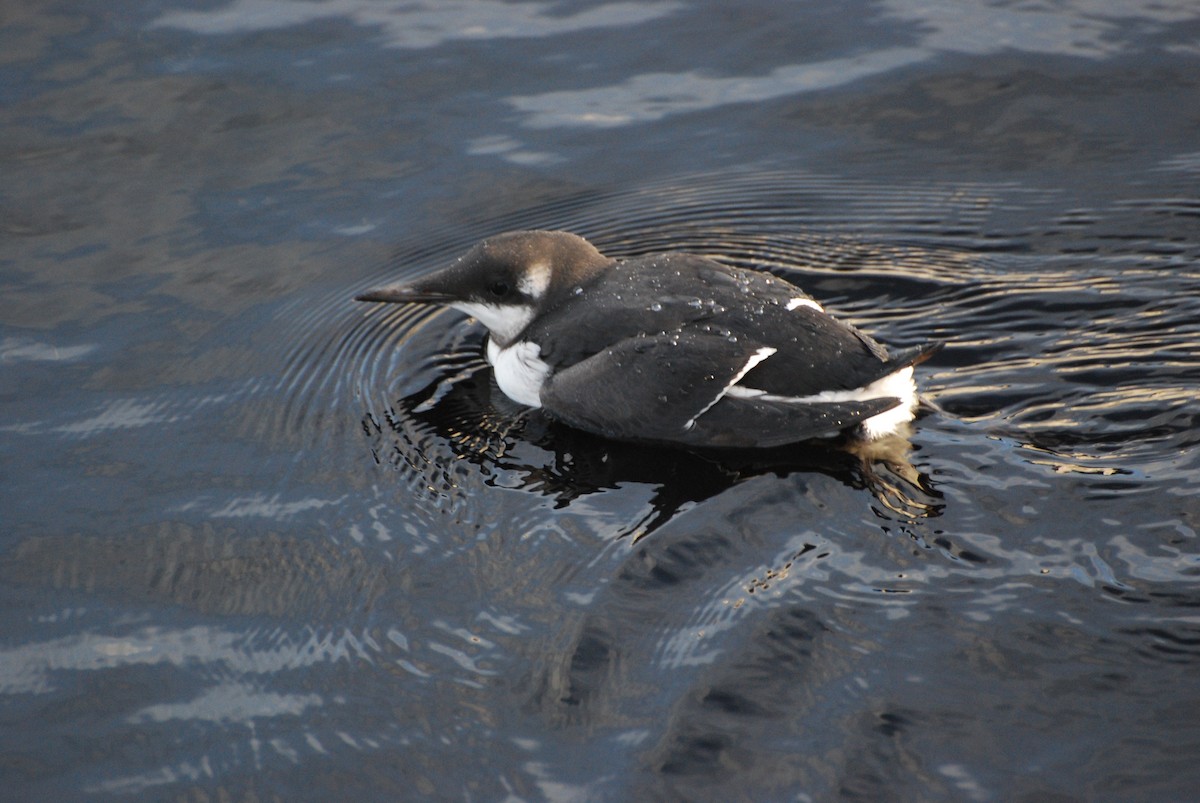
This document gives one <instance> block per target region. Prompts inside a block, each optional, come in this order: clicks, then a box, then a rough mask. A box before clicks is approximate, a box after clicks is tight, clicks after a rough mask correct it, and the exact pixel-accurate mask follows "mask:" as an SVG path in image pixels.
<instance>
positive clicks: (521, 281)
mask: <svg viewBox="0 0 1200 803" xmlns="http://www.w3.org/2000/svg"><path fill="white" fill-rule="evenodd" d="M611 262H612V261H611V260H609V259H608V258H607V257H605V256H604V255H603V254H601V253H600V252H599V251H597V250H596V248H595V247H594V246H593V245H592V244H591V243H589V242H588V241H587V240H585V239H583V238H582V237H579V236H577V235H574V234H570V233H568V232H565V231H516V232H509V233H507V234H500V235H497V236H495V237H490V238H488V239H487V240H484V241H483V242H481V243H479V244H478V245H476V246H475V247H474V248H472V249H471V250H470V251H468V252H467V253H465V254H463V255H462V256H461V257H459V258H458V260H457V261H456V262H454V264H452V265H450V266H449V267H446V268H443V269H442V270H439V271H437V272H435V273H431V274H429V275H428V276H424V277H422V278H420V279H416V280H414V281H411V282H408V283H406V284H398V285H389V286H387V287H379V288H376V289H374V290H369V291H367V292H365V293H362V294H360V295H358V296H355V298H356V299H357V300H359V301H384V302H391V303H414V304H442V305H445V306H448V307H453V308H454V309H457V310H460V311H462V312H465V313H467V314H468V315H471V316H472V317H474V318H476V319H478V320H479V321H480V322H481V323H482V324H483V325H484V326H486V327H487V328H488V331H489V332H491V335H492V339H493V340H495V341H496V344H497V345H499V346H501V347H503V346H506V345H508V344H509V343H511V342H512V341H513V340H514V339H515V338H516V337H517V335H519V334H520V333H521V332H522V330H524V329H525V327H526V326H528V325H529V322H530V321H532V320H533V319H534V317H536V316H537V314H538V313H539V312H541V311H542V310H544V309H548V308H550V307H551V306H553V305H554V304H555V303H557V302H558V301H559V300H560V299H562V298H563V297H566V296H568V295H569V294H571V293H572V292H574V289H575V288H576V287H581V286H582V285H583V284H586V283H587V281H588V280H590V279H591V278H593V277H594V276H596V275H597V274H599V273H601V272H602V271H603V270H604V269H605V268H606V267H607V266H608V265H610V264H611Z"/></svg>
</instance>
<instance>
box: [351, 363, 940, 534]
mask: <svg viewBox="0 0 1200 803" xmlns="http://www.w3.org/2000/svg"><path fill="white" fill-rule="evenodd" d="M459 367H460V370H459V371H458V373H457V375H456V377H455V378H454V379H453V380H444V379H443V380H438V381H435V382H433V383H431V384H430V385H428V386H427V387H424V388H421V389H419V390H417V391H416V392H414V393H411V394H409V395H408V396H405V397H403V398H401V399H398V400H397V402H396V404H395V405H394V406H393V407H391V408H390V409H389V410H388V411H387V413H386V414H384V415H382V416H375V415H369V416H368V417H367V418H366V419H365V420H364V422H363V423H364V430H365V431H366V432H367V434H368V437H370V438H371V439H373V440H374V441H375V443H374V444H373V447H372V448H373V450H374V452H375V455H376V459H378V460H381V461H385V460H386V461H390V462H392V463H394V464H395V465H397V467H399V468H400V469H401V470H402V471H406V472H414V471H415V472H422V471H425V472H429V471H435V470H440V469H438V466H439V465H440V464H449V463H453V462H455V461H454V460H453V459H448V460H432V461H431V460H429V458H428V455H427V454H426V452H427V451H429V450H436V449H441V448H446V447H447V446H448V447H449V448H450V449H451V450H452V452H453V453H452V454H451V455H448V457H450V458H453V457H457V458H459V459H465V460H467V461H470V462H472V463H474V464H477V465H479V466H481V467H484V468H485V469H486V470H487V471H489V472H491V471H495V470H497V469H498V470H501V471H505V472H508V474H509V477H515V478H518V482H519V487H520V488H522V489H523V490H525V491H528V492H531V493H537V494H540V495H543V496H546V497H550V498H552V499H553V500H554V503H555V506H556V507H567V506H568V505H570V504H571V503H572V502H573V501H574V500H576V499H578V498H581V497H584V496H587V495H590V494H594V493H600V492H603V491H606V490H611V489H615V488H618V487H621V486H623V485H626V484H629V483H640V484H643V485H647V486H652V487H653V488H654V491H653V494H652V497H651V499H650V507H651V510H650V511H649V512H648V513H646V514H645V515H644V517H643V518H642V519H641V520H640V521H636V522H631V523H630V525H629V526H628V527H627V528H625V530H624V534H626V535H633V536H634V537H635V538H640V537H641V536H643V535H646V534H648V533H650V532H652V531H654V530H655V529H657V528H658V527H660V526H662V525H664V524H666V523H667V522H668V521H670V520H671V519H672V518H673V517H674V516H675V515H676V514H677V513H679V512H681V511H682V510H685V509H687V508H688V507H690V506H691V505H693V504H696V503H698V502H701V501H703V500H705V499H708V498H710V497H714V496H716V495H718V494H720V493H722V492H723V491H725V490H727V489H729V488H730V487H732V486H734V485H736V484H738V483H740V482H744V481H746V480H748V479H750V478H752V477H757V476H761V475H768V474H775V475H779V476H783V475H787V474H791V473H794V472H819V473H822V474H825V475H827V476H830V477H833V478H835V479H837V480H838V481H840V482H842V483H844V484H846V485H848V486H850V487H854V488H866V489H868V490H870V491H871V492H872V493H873V494H874V495H875V496H876V498H877V499H879V501H880V503H881V504H882V505H883V506H884V507H885V508H887V509H889V510H891V511H892V512H894V513H896V514H898V515H899V517H900V518H903V519H910V520H911V519H917V518H927V517H931V516H937V515H939V513H940V511H941V507H942V506H941V502H940V499H941V495H940V494H939V493H938V492H937V491H936V490H934V489H933V488H932V486H931V485H930V484H929V482H928V479H927V478H925V477H924V476H923V475H921V474H920V472H919V471H918V470H917V469H916V468H915V467H914V466H913V465H912V464H911V463H910V462H909V461H908V458H907V453H908V450H909V449H910V448H911V447H910V445H909V444H908V442H907V441H906V440H904V439H903V438H901V437H899V436H889V437H886V438H881V439H878V440H873V441H862V440H860V439H857V438H848V437H842V438H837V439H831V440H828V441H823V442H819V443H809V444H792V445H789V446H786V447H777V448H773V449H718V450H712V449H663V448H656V447H654V446H651V445H645V444H638V443H627V442H621V441H614V440H611V439H607V438H602V437H598V436H596V435H592V434H589V433H587V432H583V431H580V430H578V429H574V428H572V427H567V426H563V425H562V424H560V423H558V422H556V421H554V420H553V419H552V418H550V417H549V416H546V415H544V414H543V413H542V412H541V411H538V410H530V409H529V408H527V407H523V406H520V405H517V404H515V403H513V402H512V401H511V400H510V399H508V398H507V397H506V396H505V395H504V394H502V393H500V392H499V388H498V387H497V385H496V383H495V382H494V381H493V380H492V377H491V376H490V374H489V372H488V371H487V370H486V368H487V366H486V365H485V364H484V363H483V361H482V360H478V361H476V362H475V364H474V370H470V369H469V368H468V367H467V366H459ZM431 434H434V435H436V443H433V442H431V439H430V437H429V436H430V435H431ZM428 484H431V485H432V484H436V483H428Z"/></svg>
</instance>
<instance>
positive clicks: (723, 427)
mask: <svg viewBox="0 0 1200 803" xmlns="http://www.w3.org/2000/svg"><path fill="white" fill-rule="evenodd" d="M774 353H775V350H774V349H773V348H770V347H766V346H761V345H759V344H756V343H753V342H751V341H749V340H747V339H744V338H739V339H737V340H736V341H734V340H731V339H730V338H728V337H719V336H715V335H712V334H705V333H698V332H695V331H688V330H683V331H677V332H672V333H667V334H659V335H653V336H645V337H633V338H627V339H625V340H621V341H619V342H618V343H616V344H614V345H612V346H610V347H609V348H607V349H604V350H603V351H600V352H598V353H597V354H594V355H592V356H591V357H588V358H587V359H585V360H582V361H581V362H578V363H576V364H574V365H572V366H570V367H569V368H565V369H563V370H561V371H559V372H557V373H555V374H554V375H553V376H551V377H550V379H549V380H547V382H546V384H545V385H544V386H543V387H542V391H541V402H542V407H543V408H544V409H545V410H546V412H548V413H549V414H550V415H552V416H554V417H556V418H558V419H560V420H562V421H564V422H566V423H568V424H571V425H572V426H575V427H578V428H579V429H584V430H588V431H590V432H595V433H598V434H601V435H605V436H607V437H611V438H619V439H634V440H646V441H659V442H672V443H682V444H689V445H695V446H728V447H745V446H770V445H779V444H783V443H790V442H794V441H798V440H803V439H805V438H811V437H815V436H817V435H821V434H824V433H826V432H829V431H836V430H840V429H844V428H846V427H849V426H852V425H853V424H856V423H858V422H859V421H862V420H864V419H866V418H870V417H871V416H873V415H876V414H878V413H880V412H883V411H884V410H888V409H890V408H892V407H895V406H896V405H897V404H898V403H899V400H898V399H893V398H886V399H870V400H866V401H854V402H818V403H809V404H784V403H779V402H776V401H773V400H770V399H753V398H750V399H742V398H737V399H735V398H731V397H728V395H727V394H728V393H729V389H730V388H731V387H733V386H734V385H736V384H737V383H738V381H739V380H740V379H741V378H742V377H743V376H744V375H745V374H746V373H748V372H749V371H751V370H752V369H753V368H754V367H755V366H756V365H758V364H760V363H762V362H763V361H764V360H767V359H770V357H771V355H772V354H774Z"/></svg>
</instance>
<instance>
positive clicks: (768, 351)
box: [683, 346, 779, 430]
mask: <svg viewBox="0 0 1200 803" xmlns="http://www.w3.org/2000/svg"><path fill="white" fill-rule="evenodd" d="M778 350H779V349H773V348H771V347H770V346H763V347H762V348H760V349H758V350H757V351H755V352H754V353H753V354H751V355H750V359H748V360H746V364H745V365H743V366H742V370H740V371H738V372H737V373H736V374H734V376H733V379H731V380H729V384H727V385H726V386H725V387H723V388H721V392H720V393H718V394H717V396H716V398H715V399H713V400H712V401H710V402H709V403H708V404H706V405H705V406H704V409H702V410H701V411H700V412H698V413H696V414H695V415H694V416H692V417H691V418H690V419H688V422H687V423H686V424H684V425H683V428H684V429H685V430H688V429H691V428H692V427H694V426H696V419H697V418H699V417H700V416H702V415H704V414H705V413H707V412H708V411H709V410H711V409H712V408H713V405H714V404H716V403H717V402H719V401H720V400H721V399H723V398H725V395H726V394H727V393H730V392H731V391H736V390H737V389H738V388H737V387H736V385H737V383H738V382H741V381H742V377H744V376H745V375H746V374H748V373H750V369H752V368H753V367H754V366H756V365H758V364H759V363H760V362H762V361H763V360H765V359H766V358H767V357H770V356H771V355H772V354H774V353H775V352H776V351H778Z"/></svg>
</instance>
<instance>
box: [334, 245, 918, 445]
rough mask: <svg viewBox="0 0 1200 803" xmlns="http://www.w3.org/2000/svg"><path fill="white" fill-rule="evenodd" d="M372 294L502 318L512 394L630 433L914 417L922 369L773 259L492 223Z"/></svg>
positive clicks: (859, 425) (763, 429)
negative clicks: (734, 258)
mask: <svg viewBox="0 0 1200 803" xmlns="http://www.w3.org/2000/svg"><path fill="white" fill-rule="evenodd" d="M356 298H357V299H358V300H359V301H380V302H391V303H415V304H438V305H444V306H448V307H452V308H454V309H456V310H459V311H461V312H464V313H466V314H467V315H470V316H472V317H474V318H476V319H477V320H478V321H480V322H481V323H482V324H483V325H484V326H485V327H487V329H488V340H487V359H488V361H489V362H490V363H491V365H492V369H493V372H494V374H495V378H496V383H497V384H498V385H499V387H500V390H502V391H503V392H504V393H505V395H507V396H508V397H509V398H511V399H513V400H514V401H516V402H518V403H520V404H523V405H527V406H529V407H536V408H541V409H542V410H543V411H545V413H547V414H548V415H549V416H551V417H552V418H554V419H557V420H559V421H562V422H564V423H566V424H568V425H570V426H573V427H577V428H579V429H582V430H585V431H588V432H592V433H594V434H599V435H603V436H605V437H609V438H614V439H618V440H627V441H645V442H656V443H666V444H677V445H683V446H688V447H710V446H711V447H730V448H759V447H773V446H781V445H784V444H789V443H793V442H796V441H801V440H808V439H812V438H816V437H821V436H825V435H829V434H835V433H838V432H842V431H845V432H848V433H850V434H851V435H853V436H856V437H859V438H865V439H873V438H879V437H882V436H884V435H887V434H889V433H892V432H895V431H896V429H897V428H898V427H900V426H901V425H903V424H905V423H907V422H908V421H911V420H912V418H913V416H914V413H915V411H916V408H917V404H918V398H917V390H916V384H915V382H914V379H913V367H914V366H915V365H917V364H919V363H921V362H923V361H924V360H925V359H927V358H928V357H930V356H931V355H932V354H933V353H934V352H936V351H937V350H938V348H939V347H940V344H938V343H933V344H929V345H923V346H918V347H916V348H911V349H907V350H904V351H901V352H899V353H897V354H894V355H889V353H888V351H887V350H886V349H885V348H884V347H883V346H881V345H880V344H879V343H877V342H875V341H874V340H873V339H871V338H870V337H869V336H867V335H866V334H864V333H863V332H860V331H859V330H858V329H856V328H854V327H853V326H850V325H849V324H846V323H843V322H842V321H839V320H837V319H836V318H834V317H833V316H831V315H829V314H828V313H827V312H826V311H825V310H824V309H823V308H822V306H821V305H820V304H819V303H817V302H816V301H815V300H814V299H812V298H811V297H810V296H808V295H807V294H806V293H804V292H803V291H802V290H800V288H799V287H797V286H796V285H794V284H792V283H790V282H788V281H786V280H784V279H781V278H779V277H777V276H775V275H773V274H771V273H768V272H765V271H759V270H750V269H746V268H739V267H731V266H728V265H725V264H722V263H719V262H715V261H713V260H711V259H708V258H706V257H703V256H699V255H696V254H688V253H678V252H669V253H659V254H650V255H646V256H639V257H634V258H630V259H610V258H608V257H606V256H604V255H603V254H601V253H600V251H598V250H597V249H596V248H595V247H594V246H593V245H592V244H591V243H589V242H588V241H587V240H585V239H584V238H582V237H579V236H577V235H575V234H571V233H569V232H563V231H518V232H509V233H506V234H500V235H497V236H495V237H490V238H488V239H486V240H484V241H483V242H481V243H479V244H478V245H476V246H475V247H473V248H472V249H470V250H469V251H468V252H467V253H466V254H464V255H463V256H461V257H460V258H459V259H458V260H457V261H456V262H454V263H453V264H451V265H450V266H448V267H446V268H443V269H441V270H439V271H437V272H435V273H432V274H430V275H428V276H425V277H422V278H419V279H416V280H414V281H411V282H408V283H406V284H399V285H391V286H387V287H381V288H378V289H374V290H370V291H368V292H365V293H362V294H361V295H358V296H356Z"/></svg>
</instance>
